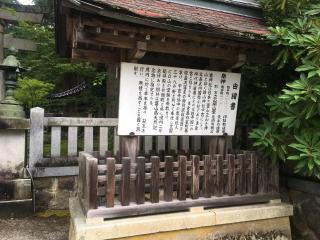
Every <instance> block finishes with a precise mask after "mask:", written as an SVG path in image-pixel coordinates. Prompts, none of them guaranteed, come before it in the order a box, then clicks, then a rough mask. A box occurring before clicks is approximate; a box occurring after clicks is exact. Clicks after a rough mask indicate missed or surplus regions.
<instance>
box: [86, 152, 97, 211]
mask: <svg viewBox="0 0 320 240" xmlns="http://www.w3.org/2000/svg"><path fill="white" fill-rule="evenodd" d="M86 163H87V165H86V168H87V175H86V176H87V181H88V185H87V188H88V194H89V195H88V209H96V208H97V197H98V160H97V159H96V158H93V157H87V159H86Z"/></svg>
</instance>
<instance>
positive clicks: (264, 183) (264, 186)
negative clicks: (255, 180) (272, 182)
mask: <svg viewBox="0 0 320 240" xmlns="http://www.w3.org/2000/svg"><path fill="white" fill-rule="evenodd" d="M259 165H260V166H261V183H260V184H259V187H260V191H261V192H262V193H266V192H267V191H268V172H267V171H268V160H267V159H265V158H263V159H261V160H260V161H259Z"/></svg>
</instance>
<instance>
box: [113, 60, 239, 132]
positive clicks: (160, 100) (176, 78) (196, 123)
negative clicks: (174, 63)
mask: <svg viewBox="0 0 320 240" xmlns="http://www.w3.org/2000/svg"><path fill="white" fill-rule="evenodd" d="M240 77H241V75H240V74H238V73H227V72H216V71H204V70H195V69H185V68H174V67H162V66H153V65H143V64H136V63H121V75H120V103H119V127H118V134H119V135H133V134H134V135H201V136H204V135H224V134H228V135H233V134H234V128H235V121H236V114H237V106H238V97H239V88H240Z"/></svg>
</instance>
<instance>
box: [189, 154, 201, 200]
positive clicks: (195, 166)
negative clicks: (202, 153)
mask: <svg viewBox="0 0 320 240" xmlns="http://www.w3.org/2000/svg"><path fill="white" fill-rule="evenodd" d="M190 158H191V161H192V166H191V169H192V176H191V198H192V199H197V198H199V197H200V183H199V181H200V176H199V170H200V165H199V161H200V157H199V156H196V155H191V157H190Z"/></svg>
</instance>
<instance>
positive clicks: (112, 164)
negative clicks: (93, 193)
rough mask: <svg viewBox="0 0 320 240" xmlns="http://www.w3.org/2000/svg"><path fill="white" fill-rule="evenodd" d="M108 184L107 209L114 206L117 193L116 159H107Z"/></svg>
mask: <svg viewBox="0 0 320 240" xmlns="http://www.w3.org/2000/svg"><path fill="white" fill-rule="evenodd" d="M106 165H107V172H106V173H107V184H106V207H113V206H114V196H115V192H116V181H115V172H116V160H115V159H114V158H107V162H106Z"/></svg>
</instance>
